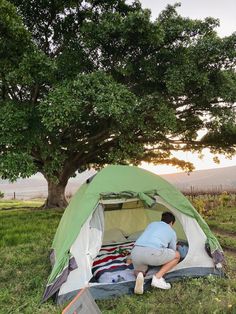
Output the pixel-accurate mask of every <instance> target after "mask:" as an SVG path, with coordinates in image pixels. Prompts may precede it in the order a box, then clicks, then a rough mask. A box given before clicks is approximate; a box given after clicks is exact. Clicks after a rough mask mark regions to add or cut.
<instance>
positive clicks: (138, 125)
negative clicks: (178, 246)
mask: <svg viewBox="0 0 236 314" xmlns="http://www.w3.org/2000/svg"><path fill="white" fill-rule="evenodd" d="M218 24H219V22H218V20H216V19H213V18H206V19H205V20H192V19H189V18H184V17H182V16H180V15H179V14H178V13H177V10H176V6H167V8H166V9H165V10H164V11H163V12H161V13H160V15H159V17H158V18H157V20H156V21H154V22H153V21H151V19H150V11H148V10H144V9H142V7H141V5H140V3H139V2H138V1H134V2H133V4H130V5H129V4H126V2H125V1H124V0H110V1H105V0H102V1H96V0H90V1H82V0H80V1H73V0H71V1H60V0H56V1H45V0H39V1H35V0H30V1H20V0H12V1H6V0H0V92H1V96H0V102H1V115H0V124H1V129H0V148H1V149H0V172H1V174H2V176H3V177H5V178H10V179H12V180H14V179H16V178H17V177H19V176H21V177H27V176H30V175H32V174H34V173H36V172H38V171H39V172H41V173H42V174H43V175H44V176H45V178H46V179H47V180H48V182H49V183H50V184H49V185H50V186H53V182H54V184H56V185H61V186H63V187H65V185H66V183H67V181H68V179H69V178H70V177H71V176H73V175H74V174H75V172H76V171H77V170H79V171H82V170H84V169H86V168H88V167H90V166H97V167H100V166H102V165H104V164H106V163H133V164H139V163H140V162H141V161H143V160H144V161H148V162H154V163H156V164H159V163H166V164H173V165H176V166H180V167H182V168H183V169H186V170H189V169H190V170H191V169H192V165H191V163H186V162H184V161H181V160H178V159H176V158H174V157H173V156H172V152H173V151H175V150H198V151H201V149H203V148H204V147H209V148H210V149H211V150H212V152H214V153H217V152H220V153H222V152H223V153H225V154H228V155H232V154H234V153H235V145H236V126H235V107H234V103H235V100H236V75H235V63H236V49H235V48H236V34H235V33H233V34H232V35H231V36H228V37H225V38H220V37H219V36H218V35H217V33H216V27H217V26H218ZM202 129H203V130H205V133H206V134H205V136H203V137H202V138H200V139H199V137H198V132H199V130H202Z"/></svg>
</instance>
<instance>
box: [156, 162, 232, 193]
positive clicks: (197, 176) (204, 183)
mask: <svg viewBox="0 0 236 314" xmlns="http://www.w3.org/2000/svg"><path fill="white" fill-rule="evenodd" d="M162 177H163V178H164V179H166V180H167V181H169V182H171V183H172V184H174V185H175V186H177V187H178V188H179V189H181V190H186V189H188V188H189V187H190V186H193V187H196V188H201V189H211V188H217V187H219V188H221V189H228V188H236V166H233V167H225V168H216V169H208V170H198V171H194V172H192V173H190V174H189V175H188V174H186V173H184V172H181V173H176V174H166V175H162Z"/></svg>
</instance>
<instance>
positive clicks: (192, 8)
mask: <svg viewBox="0 0 236 314" xmlns="http://www.w3.org/2000/svg"><path fill="white" fill-rule="evenodd" d="M128 2H132V1H128ZM176 2H181V7H180V8H178V9H177V11H178V12H179V13H180V14H181V15H182V16H186V17H191V18H193V19H195V18H199V19H203V18H205V17H208V16H211V17H215V18H218V19H219V20H220V27H219V28H218V29H217V31H218V34H219V35H220V36H221V37H223V36H228V35H230V34H232V33H233V32H235V31H236V15H235V12H236V0H182V1H176V0H141V3H142V4H143V7H145V8H149V9H151V12H152V18H153V19H155V18H156V17H157V16H158V15H159V13H160V12H161V11H162V10H163V9H164V8H165V7H166V5H167V4H174V3H176ZM203 153H204V158H203V159H202V160H200V159H199V158H198V156H197V154H192V153H185V152H184V153H183V152H178V153H175V156H176V157H178V158H180V159H183V160H186V161H190V162H193V164H194V165H195V168H196V170H201V169H210V168H219V167H228V166H236V156H234V157H233V158H232V159H231V160H229V159H226V158H225V157H224V156H223V155H218V157H219V159H220V161H221V162H220V164H215V163H214V162H213V160H212V158H213V156H212V155H211V154H210V153H209V150H208V149H205V150H204V152H203ZM142 167H143V168H145V169H148V170H151V171H153V172H155V173H157V174H165V173H174V172H180V171H181V170H180V169H176V168H175V167H171V166H153V165H150V164H149V165H148V164H145V163H144V164H143V165H142Z"/></svg>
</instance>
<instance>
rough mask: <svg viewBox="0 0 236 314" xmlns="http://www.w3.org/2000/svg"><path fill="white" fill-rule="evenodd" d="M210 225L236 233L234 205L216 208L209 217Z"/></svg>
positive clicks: (213, 227)
mask: <svg viewBox="0 0 236 314" xmlns="http://www.w3.org/2000/svg"><path fill="white" fill-rule="evenodd" d="M206 220H207V223H208V225H209V226H210V227H211V228H212V229H213V230H214V229H215V230H219V231H221V232H224V231H225V232H227V233H232V234H235V235H236V210H235V208H232V207H226V208H223V209H221V208H216V209H215V210H214V211H213V215H212V216H210V217H208V218H207V219H206Z"/></svg>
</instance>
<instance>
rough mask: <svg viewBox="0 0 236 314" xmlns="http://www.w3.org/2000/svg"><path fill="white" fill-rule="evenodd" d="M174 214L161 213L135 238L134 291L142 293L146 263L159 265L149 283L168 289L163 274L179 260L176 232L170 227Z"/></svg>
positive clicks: (132, 256) (133, 252)
mask: <svg viewBox="0 0 236 314" xmlns="http://www.w3.org/2000/svg"><path fill="white" fill-rule="evenodd" d="M174 223H175V216H174V215H173V214H172V213H170V212H165V213H163V214H162V217H161V221H158V222H152V223H150V224H149V225H148V226H147V228H146V229H145V230H144V232H143V233H142V234H141V236H140V237H139V238H138V239H137V241H136V242H135V244H134V247H133V249H132V251H131V258H132V261H133V265H134V270H135V275H136V276H137V279H136V284H135V289H134V293H136V294H143V284H144V276H143V275H145V273H146V271H147V269H148V265H150V266H160V265H162V267H161V268H160V270H159V271H158V272H157V273H156V274H155V275H153V278H152V283H151V285H152V286H153V287H156V288H161V289H170V288H171V285H170V284H169V283H167V282H166V281H165V279H164V278H163V276H164V275H165V273H167V272H168V271H169V270H171V269H172V268H173V267H174V266H175V265H177V264H178V262H179V260H180V254H179V252H178V251H176V240H177V238H176V233H175V231H174V229H173V228H172V227H173V225H174Z"/></svg>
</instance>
